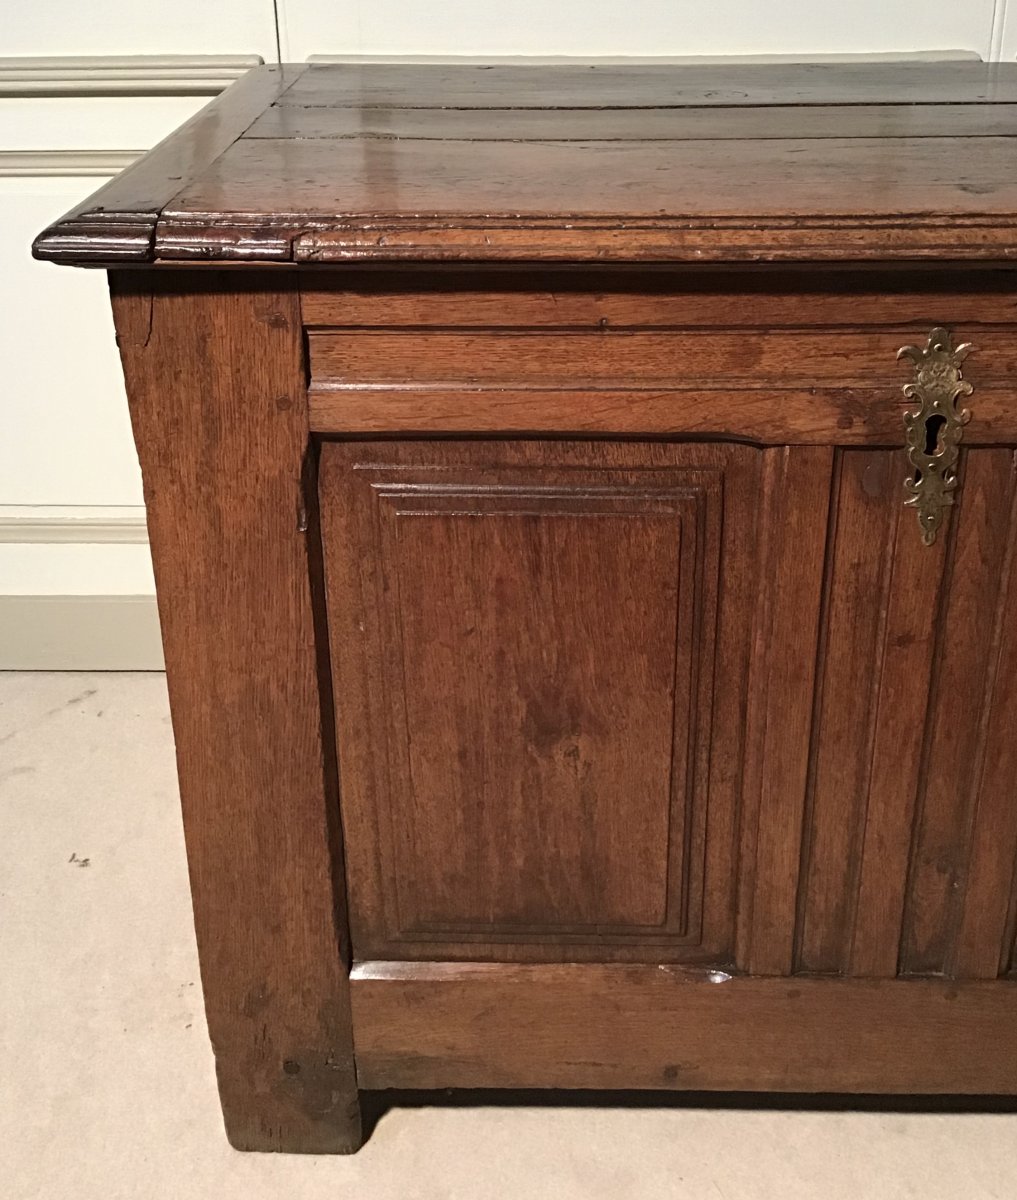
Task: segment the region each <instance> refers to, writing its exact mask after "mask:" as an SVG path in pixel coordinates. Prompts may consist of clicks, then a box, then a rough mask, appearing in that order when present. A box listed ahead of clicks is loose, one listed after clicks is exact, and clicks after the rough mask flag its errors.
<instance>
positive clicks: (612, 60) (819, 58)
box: [0, 0, 1006, 67]
mask: <svg viewBox="0 0 1017 1200" xmlns="http://www.w3.org/2000/svg"><path fill="white" fill-rule="evenodd" d="M997 3H998V4H999V5H1001V6H1002V5H1004V4H1005V3H1006V0H997ZM0 61H2V60H0ZM307 61H308V62H309V63H311V64H312V65H320V64H329V63H332V64H339V65H341V64H343V63H350V64H355V63H410V64H412V63H417V64H421V65H426V64H428V63H436V64H440V63H447V64H449V65H450V66H456V65H463V66H481V67H488V66H520V67H526V66H535V67H547V66H555V65H563V66H568V65H572V66H580V67H581V66H592V67H599V66H639V65H641V64H642V65H644V66H658V65H659V66H669V65H670V64H672V63H673V64H675V65H681V64H688V65H690V66H714V65H716V66H725V65H729V66H731V65H733V66H738V65H740V64H741V65H746V66H747V65H749V64H753V63H787V64H789V65H790V64H794V63H824V62H829V63H838V62H844V63H851V62H857V63H866V62H931V63H936V62H981V61H982V56H981V55H980V54H979V53H978V52H977V51H976V50H902V51H895V50H887V51H878V52H876V53H874V54H667V55H660V56H654V55H645V54H628V55H604V54H599V55H585V56H584V55H561V54H516V55H504V54H503V55H490V54H480V55H475V54H469V55H466V54H462V55H456V54H452V55H449V54H312V55H310V56H309V57H308V59H307Z"/></svg>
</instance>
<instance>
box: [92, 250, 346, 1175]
mask: <svg viewBox="0 0 1017 1200" xmlns="http://www.w3.org/2000/svg"><path fill="white" fill-rule="evenodd" d="M112 291H113V305H114V313H115V316H116V322H117V332H118V341H119V345H120V350H121V356H122V360H123V365H124V371H125V374H126V378H127V389H128V395H129V398H130V405H131V416H132V420H133V424H134V432H135V437H136V439H137V442H138V447H139V453H140V457H141V464H142V472H143V476H144V483H145V500H146V504H147V506H148V525H149V533H150V537H151V544H152V553H153V559H154V563H155V574H156V583H157V588H158V597H159V613H160V619H161V622H162V629H163V642H164V646H165V652H166V668H167V676H168V682H169V692H170V705H171V710H172V714H173V729H174V734H175V737H176V746H177V766H178V773H179V777H180V792H181V801H182V805H183V814H184V831H185V836H186V840H187V853H188V862H189V866H190V875H191V888H192V894H193V900H194V920H195V928H196V932H197V938H198V951H199V957H200V961H201V972H202V983H203V986H204V990H205V1006H206V1012H207V1016H208V1027H209V1033H210V1035H211V1039H212V1045H213V1047H214V1050H215V1055H216V1071H217V1075H218V1080H219V1090H220V1095H221V1098H222V1104H223V1112H224V1116H225V1121H226V1130H227V1133H228V1135H229V1138H230V1141H231V1142H232V1143H233V1144H234V1145H235V1146H237V1147H239V1148H242V1149H257V1150H286V1151H314V1152H326V1151H331V1152H344V1151H352V1150H355V1149H356V1148H357V1146H358V1145H359V1141H360V1121H359V1108H358V1102H357V1091H356V1081H355V1076H354V1067H353V1054H352V1043H351V1033H350V1015H349V1004H348V980H347V975H346V969H345V967H344V966H343V961H342V957H341V952H342V951H343V950H345V952H346V953H347V954H348V951H349V947H348V945H346V946H345V947H343V946H341V938H342V936H343V928H344V923H343V918H342V879H341V877H338V878H337V877H336V876H335V874H334V870H335V868H336V866H337V864H341V858H340V857H339V846H338V831H337V829H336V828H335V826H336V821H335V813H336V804H337V798H336V796H335V794H334V792H330V790H329V788H328V786H327V782H326V781H327V778H328V772H329V768H328V766H327V764H326V760H325V751H324V745H327V741H326V742H324V743H323V734H322V702H321V698H320V695H319V676H318V670H319V661H318V656H319V646H318V644H317V642H316V636H315V617H314V613H313V610H312V592H311V573H310V572H311V565H310V562H309V555H308V546H307V533H306V532H305V531H303V530H302V528H301V526H302V525H303V526H304V527H305V528H306V524H307V523H306V521H303V520H302V519H301V516H300V514H301V512H302V510H303V508H304V506H305V503H306V501H305V493H304V485H303V475H304V471H305V450H306V444H307V418H306V411H305V404H304V388H303V379H302V370H301V341H300V323H299V309H298V305H297V297H296V292H295V291H294V290H292V289H287V288H286V287H285V286H284V285H283V284H282V282H281V281H278V280H275V281H265V282H264V283H263V284H262V285H261V286H259V285H258V284H257V283H255V284H254V285H253V286H241V285H238V284H237V283H235V282H232V281H229V280H227V279H224V278H223V277H221V276H218V275H213V274H206V275H203V276H202V277H201V278H200V279H199V278H196V277H194V276H193V275H189V274H176V275H174V276H172V277H168V276H158V277H155V276H153V275H151V274H144V275H130V276H128V275H114V276H113V278H112Z"/></svg>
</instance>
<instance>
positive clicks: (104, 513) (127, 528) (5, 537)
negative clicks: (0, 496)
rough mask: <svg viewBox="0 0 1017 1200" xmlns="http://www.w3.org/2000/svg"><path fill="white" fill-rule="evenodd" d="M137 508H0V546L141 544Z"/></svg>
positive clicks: (144, 529) (144, 535)
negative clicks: (12, 544)
mask: <svg viewBox="0 0 1017 1200" xmlns="http://www.w3.org/2000/svg"><path fill="white" fill-rule="evenodd" d="M147 542H148V526H147V525H146V523H145V510H144V508H142V507H141V506H140V505H139V506H136V507H126V508H109V509H101V508H100V509H94V508H92V509H79V510H75V509H73V508H72V509H64V508H53V509H49V508H48V507H46V506H38V507H29V508H23V507H20V506H14V505H0V543H8V544H10V543H16V544H18V545H22V546H24V545H68V544H73V545H89V546H96V545H110V544H115V545H134V546H140V545H145V544H147Z"/></svg>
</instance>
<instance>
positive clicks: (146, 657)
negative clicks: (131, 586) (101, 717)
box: [0, 596, 164, 671]
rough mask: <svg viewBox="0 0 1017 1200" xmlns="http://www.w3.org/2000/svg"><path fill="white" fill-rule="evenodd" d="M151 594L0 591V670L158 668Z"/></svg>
mask: <svg viewBox="0 0 1017 1200" xmlns="http://www.w3.org/2000/svg"><path fill="white" fill-rule="evenodd" d="M163 669H164V666H163V657H162V638H161V635H160V632H159V614H158V610H157V609H156V604H155V597H154V596H0V671H162V670H163Z"/></svg>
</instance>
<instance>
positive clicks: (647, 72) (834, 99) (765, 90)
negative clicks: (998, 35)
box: [280, 62, 1017, 109]
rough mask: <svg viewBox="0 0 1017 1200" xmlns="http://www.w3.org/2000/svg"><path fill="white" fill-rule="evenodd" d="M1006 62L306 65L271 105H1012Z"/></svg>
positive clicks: (1015, 92) (1016, 77)
mask: <svg viewBox="0 0 1017 1200" xmlns="http://www.w3.org/2000/svg"><path fill="white" fill-rule="evenodd" d="M1014 102H1017V72H1015V71H1014V69H1013V66H1012V64H1009V63H971V62H965V63H935V64H928V63H900V62H895V63H836V64H830V63H824V64H820V63H813V64H808V63H801V64H732V65H730V66H727V65H703V66H696V65H694V64H692V65H667V64H650V65H640V64H639V63H633V64H625V65H613V64H612V65H604V66H596V65H593V66H586V65H575V66H572V65H553V66H468V65H447V64H440V65H434V66H401V65H397V64H384V63H379V64H374V63H370V64H367V63H361V64H357V63H344V64H342V65H341V66H334V65H327V64H315V65H312V66H311V67H310V68H309V69H308V70H307V71H306V72H305V73H304V75H303V76H302V77H301V79H300V80H299V81H298V82H297V84H296V85H295V86H294V87H293V88H292V89H290V91H289V92H288V93H287V94H286V95H284V96H283V97H282V98H281V101H280V103H282V104H284V105H293V106H296V107H304V108H317V107H324V108H354V109H359V108H361V107H379V106H384V107H386V108H388V107H392V108H415V107H420V108H466V109H470V108H477V109H503V108H509V109H528V108H538V109H539V108H566V109H568V108H591V109H605V108H658V107H669V108H689V107H700V106H702V105H709V106H715V107H724V108H728V107H732V106H734V107H741V108H752V107H754V106H763V107H769V106H771V105H774V104H777V105H781V104H795V105H826V104H831V105H840V104H845V105H857V104H880V105H884V104H890V105H893V104H936V105H939V104H993V105H995V104H1012V103H1014Z"/></svg>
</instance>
